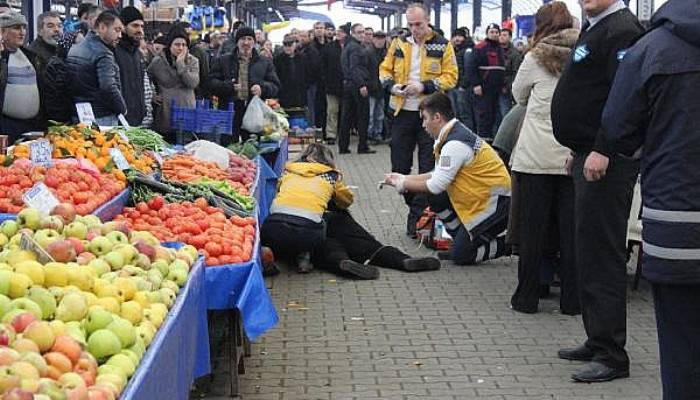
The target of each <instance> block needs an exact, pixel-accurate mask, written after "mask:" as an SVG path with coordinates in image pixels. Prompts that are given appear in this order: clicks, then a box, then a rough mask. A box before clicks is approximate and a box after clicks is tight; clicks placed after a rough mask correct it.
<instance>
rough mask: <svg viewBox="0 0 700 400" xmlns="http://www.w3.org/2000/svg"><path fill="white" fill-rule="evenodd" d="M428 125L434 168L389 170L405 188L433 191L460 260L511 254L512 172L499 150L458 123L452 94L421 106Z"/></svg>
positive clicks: (445, 255) (390, 181)
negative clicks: (402, 171)
mask: <svg viewBox="0 0 700 400" xmlns="http://www.w3.org/2000/svg"><path fill="white" fill-rule="evenodd" d="M420 109H421V115H422V118H423V127H424V128H425V130H426V131H427V132H428V133H429V134H430V136H431V137H432V138H433V139H435V143H434V148H435V150H434V151H435V158H436V160H437V161H436V162H435V168H434V170H433V171H432V172H430V173H426V174H422V175H408V176H406V175H401V174H397V173H392V174H388V175H387V176H386V181H385V183H387V184H389V185H391V186H394V187H396V189H397V190H398V191H399V192H400V193H405V192H408V193H430V195H431V196H430V207H431V210H432V211H434V212H435V213H436V214H437V215H438V217H439V218H440V220H441V221H442V222H443V224H444V226H445V228H446V230H447V232H448V233H449V234H450V236H452V238H453V244H452V248H451V250H450V252H449V253H443V254H440V256H441V258H449V259H452V261H453V262H454V263H455V264H460V265H461V264H474V263H478V262H481V261H485V260H488V259H493V258H498V257H501V256H503V255H506V254H508V253H509V251H508V249H507V247H506V244H505V232H506V227H507V225H508V207H509V204H510V175H509V174H508V171H507V170H506V167H505V165H504V164H503V162H502V161H501V159H500V157H499V156H498V154H497V153H496V152H495V151H494V150H493V148H491V146H490V145H489V144H488V143H486V142H485V141H484V140H483V139H481V138H480V137H479V136H477V135H476V134H475V133H474V132H472V131H471V130H469V128H467V127H466V126H464V125H463V124H462V123H461V122H459V121H458V120H457V119H456V118H455V116H454V111H453V109H452V104H451V103H450V99H449V97H447V96H446V95H444V94H442V93H435V94H432V95H430V96H428V97H427V98H425V99H424V100H423V101H422V103H421V106H420Z"/></svg>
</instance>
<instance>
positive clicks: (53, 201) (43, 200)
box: [22, 182, 58, 215]
mask: <svg viewBox="0 0 700 400" xmlns="http://www.w3.org/2000/svg"><path fill="white" fill-rule="evenodd" d="M22 200H24V204H26V205H27V207H29V208H36V209H37V210H39V211H40V212H42V213H43V214H45V215H48V214H49V213H50V212H51V210H53V209H54V207H56V206H57V205H58V199H57V198H56V196H54V195H53V193H51V191H49V188H48V187H47V186H46V185H44V183H43V182H39V183H37V184H36V185H34V187H32V188H31V189H29V190H27V192H26V193H25V194H24V196H22Z"/></svg>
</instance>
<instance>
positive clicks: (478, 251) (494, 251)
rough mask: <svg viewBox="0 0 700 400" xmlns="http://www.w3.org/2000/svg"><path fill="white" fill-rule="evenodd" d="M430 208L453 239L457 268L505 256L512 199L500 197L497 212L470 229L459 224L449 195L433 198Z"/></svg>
mask: <svg viewBox="0 0 700 400" xmlns="http://www.w3.org/2000/svg"><path fill="white" fill-rule="evenodd" d="M429 199H430V209H431V210H432V211H433V212H435V214H437V216H438V218H440V220H441V221H442V223H443V225H444V226H445V229H446V230H447V233H449V234H450V236H452V247H451V249H450V257H451V259H452V261H453V262H454V263H455V264H457V265H474V264H477V263H480V262H482V261H487V260H493V259H496V258H499V257H502V256H504V255H505V254H506V236H505V232H506V229H507V228H508V209H509V206H510V198H509V197H506V196H500V197H499V198H498V200H497V204H496V210H495V211H494V213H493V214H491V215H490V216H489V217H488V218H486V219H485V220H484V221H483V222H481V223H480V224H479V225H477V226H475V227H473V228H471V230H467V227H466V226H464V224H463V223H462V222H461V221H460V219H459V216H458V215H457V212H456V211H455V209H454V206H453V205H452V201H451V200H450V198H449V196H448V195H447V192H443V193H440V194H437V195H431V196H430V198H429Z"/></svg>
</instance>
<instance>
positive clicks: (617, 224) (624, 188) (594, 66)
mask: <svg viewBox="0 0 700 400" xmlns="http://www.w3.org/2000/svg"><path fill="white" fill-rule="evenodd" d="M583 6H584V10H585V12H586V15H587V16H588V20H587V21H586V23H585V24H584V25H583V29H582V31H581V36H580V37H579V40H578V42H577V43H576V47H575V48H574V51H573V52H572V56H571V57H572V59H571V61H570V62H569V64H568V65H567V67H566V68H565V70H564V72H563V73H562V76H561V78H560V79H559V83H558V84H557V88H556V90H555V91H554V96H553V98H552V126H553V128H554V136H555V138H556V139H557V141H558V142H559V143H561V144H562V145H564V146H566V147H568V148H570V149H571V150H572V151H573V164H572V167H571V172H572V175H573V178H574V191H575V196H576V201H575V228H574V229H575V247H576V249H575V255H576V268H577V273H578V282H579V291H580V299H581V313H582V317H583V325H584V328H585V329H586V334H587V336H588V340H586V342H585V343H584V344H582V345H580V346H578V347H576V348H573V349H564V350H560V351H559V357H560V358H564V359H569V360H580V361H588V362H589V363H588V364H587V365H586V366H585V367H584V368H583V369H581V370H580V371H579V372H577V373H575V374H574V375H573V376H572V378H573V379H574V380H576V381H581V382H602V381H609V380H612V379H616V378H622V377H627V376H629V357H628V356H627V352H626V351H625V342H626V339H627V327H626V318H627V316H626V307H627V303H626V294H627V276H626V271H627V270H626V261H627V253H626V233H627V219H628V217H629V213H630V206H631V202H632V190H633V188H634V184H635V181H636V179H637V172H638V167H639V163H638V162H637V161H635V160H632V159H630V158H627V157H621V156H618V155H616V154H613V153H611V152H610V148H609V145H608V143H607V140H606V138H605V135H604V134H603V130H602V129H601V115H602V112H603V107H604V106H605V100H606V99H607V98H608V94H609V92H610V86H611V84H612V82H613V79H614V78H615V74H616V72H617V67H618V63H619V60H621V59H622V57H623V56H624V53H625V51H626V49H627V48H629V47H630V46H631V45H632V44H633V43H634V41H635V40H636V39H637V38H638V37H639V35H640V34H641V33H642V32H643V31H644V30H643V28H642V26H641V25H640V24H639V22H638V21H637V18H636V17H635V16H634V15H633V14H632V13H631V12H630V10H629V9H627V7H626V6H625V4H624V3H623V1H622V0H590V1H586V2H584V3H583Z"/></svg>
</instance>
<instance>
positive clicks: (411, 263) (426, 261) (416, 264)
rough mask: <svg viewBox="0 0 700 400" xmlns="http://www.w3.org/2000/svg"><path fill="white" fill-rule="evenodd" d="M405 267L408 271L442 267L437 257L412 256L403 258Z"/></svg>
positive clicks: (432, 269) (431, 269)
mask: <svg viewBox="0 0 700 400" xmlns="http://www.w3.org/2000/svg"><path fill="white" fill-rule="evenodd" d="M403 269H404V271H408V272H418V271H435V270H438V269H440V260H438V259H437V258H435V257H412V258H407V259H405V260H403Z"/></svg>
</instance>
